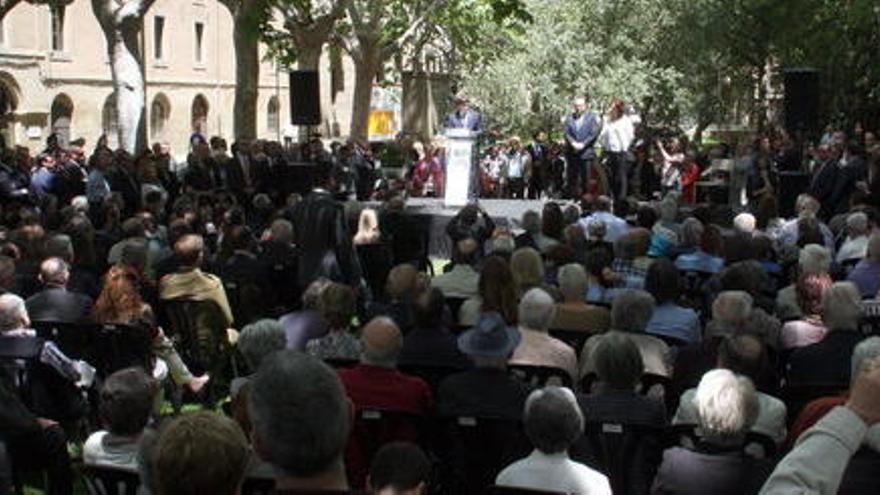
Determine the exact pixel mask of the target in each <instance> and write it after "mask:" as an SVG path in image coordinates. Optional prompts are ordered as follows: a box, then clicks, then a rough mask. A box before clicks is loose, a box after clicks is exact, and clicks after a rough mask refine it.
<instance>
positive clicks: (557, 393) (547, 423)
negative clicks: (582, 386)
mask: <svg viewBox="0 0 880 495" xmlns="http://www.w3.org/2000/svg"><path fill="white" fill-rule="evenodd" d="M524 425H525V430H526V435H527V436H528V437H529V440H530V441H531V442H532V445H533V446H534V447H535V450H534V451H532V453H531V454H529V456H528V457H525V458H523V459H520V460H518V461H516V462H514V463H513V464H511V465H509V466H507V467H506V468H504V469H503V470H502V471H501V473H500V474H498V477H497V478H496V479H495V484H496V485H499V486H509V487H516V488H527V489H532V490H545V491H556V492H562V493H577V494H581V495H611V486H610V484H609V483H608V478H607V477H606V476H605V475H603V474H602V473H600V472H598V471H595V470H593V469H591V468H589V467H587V466H585V465H583V464H581V463H578V462H574V461H572V460H571V459H569V457H568V448H569V447H570V446H571V444H573V443H574V442H575V441H576V440H577V439H578V438H580V436H581V435H583V432H584V417H583V414H582V413H581V410H580V407H578V404H577V400H576V399H575V396H574V393H572V391H571V390H569V389H567V388H563V387H544V388H542V389H538V390H535V391H534V392H532V393H531V394H530V395H529V398H528V399H527V400H526V406H525V412H524Z"/></svg>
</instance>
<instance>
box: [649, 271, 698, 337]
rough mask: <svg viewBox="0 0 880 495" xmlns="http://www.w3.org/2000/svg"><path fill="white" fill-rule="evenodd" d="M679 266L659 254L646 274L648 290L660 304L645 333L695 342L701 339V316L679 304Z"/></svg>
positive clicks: (655, 309)
mask: <svg viewBox="0 0 880 495" xmlns="http://www.w3.org/2000/svg"><path fill="white" fill-rule="evenodd" d="M680 281H681V280H680V278H679V275H678V270H677V269H676V268H675V265H674V264H673V263H672V262H671V261H669V260H668V259H666V258H659V259H657V260H656V261H654V263H652V264H651V267H650V268H648V274H647V275H646V276H645V290H646V291H647V292H648V293H650V294H651V295H652V296H654V300H655V301H656V303H657V306H656V307H655V308H654V313H653V314H652V315H651V319H650V320H649V321H648V326H647V327H645V333H648V334H654V335H659V336H663V337H671V338H673V339H676V340H679V341H681V342H682V343H687V344H692V343H695V342H699V341H700V339H702V337H703V335H702V331H701V330H700V317H699V316H697V313H696V312H695V311H694V310H692V309H690V308H686V307H684V306H682V305H680V304H679V298H680V297H681V285H680Z"/></svg>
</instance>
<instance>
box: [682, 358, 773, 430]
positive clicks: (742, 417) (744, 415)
mask: <svg viewBox="0 0 880 495" xmlns="http://www.w3.org/2000/svg"><path fill="white" fill-rule="evenodd" d="M693 400H694V406H696V408H697V422H698V424H699V426H700V430H701V435H702V436H703V438H704V439H706V440H708V441H710V442H713V443H721V444H729V443H736V442H738V441H741V440H742V438H743V436H744V435H745V433H746V432H747V431H748V430H749V429H750V428H751V427H752V425H753V424H754V423H755V420H756V419H757V418H758V412H759V407H760V406H759V404H758V395H757V393H756V392H755V386H754V385H753V384H752V381H751V380H749V379H748V378H746V377H744V376H737V375H735V374H734V373H733V372H732V371H730V370H727V369H714V370H710V371H708V372H706V374H705V375H703V378H701V379H700V384H699V385H698V386H697V392H696V394H695V395H694V399H693Z"/></svg>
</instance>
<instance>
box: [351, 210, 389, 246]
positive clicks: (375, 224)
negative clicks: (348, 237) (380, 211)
mask: <svg viewBox="0 0 880 495" xmlns="http://www.w3.org/2000/svg"><path fill="white" fill-rule="evenodd" d="M381 238H382V232H381V231H380V230H379V216H378V215H377V214H376V210H374V209H372V208H365V209H364V210H362V211H361V214H360V216H359V217H358V230H357V233H356V234H355V235H354V240H353V242H354V244H355V245H356V246H360V245H364V244H377V243H378V242H379V241H380V240H381Z"/></svg>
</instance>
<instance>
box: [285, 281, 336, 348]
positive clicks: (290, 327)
mask: <svg viewBox="0 0 880 495" xmlns="http://www.w3.org/2000/svg"><path fill="white" fill-rule="evenodd" d="M328 285H330V281H329V280H327V279H326V278H319V279H318V280H315V281H314V282H312V283H311V284H309V286H308V288H306V290H305V291H304V292H303V295H302V309H300V310H299V311H292V312H290V313H287V314H286V315H283V316H282V317H281V318H280V319H279V320H278V321H279V322H280V323H281V326H282V327H284V335H285V336H286V337H287V348H288V349H294V350H297V351H304V350H305V348H306V342H308V341H310V340H312V339H317V338H319V337H323V336H325V335H327V322H326V321H324V317H323V316H321V312H320V311H319V309H318V307H319V305H320V301H321V293H322V292H323V291H324V289H325V288H326V287H327V286H328Z"/></svg>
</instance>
